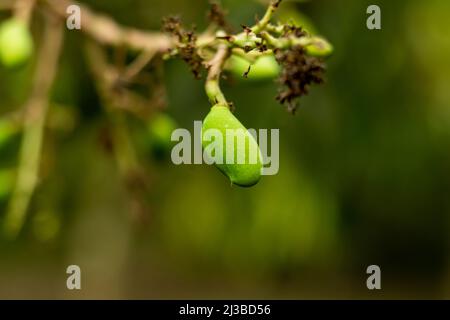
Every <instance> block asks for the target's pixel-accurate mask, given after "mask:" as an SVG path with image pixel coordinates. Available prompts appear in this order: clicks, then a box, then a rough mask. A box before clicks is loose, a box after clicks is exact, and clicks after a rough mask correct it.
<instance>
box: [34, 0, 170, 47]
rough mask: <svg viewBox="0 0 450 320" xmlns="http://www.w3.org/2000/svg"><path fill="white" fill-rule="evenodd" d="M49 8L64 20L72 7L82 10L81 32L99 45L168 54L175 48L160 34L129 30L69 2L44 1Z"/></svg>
mask: <svg viewBox="0 0 450 320" xmlns="http://www.w3.org/2000/svg"><path fill="white" fill-rule="evenodd" d="M42 1H44V2H45V3H46V4H47V6H48V7H49V8H50V9H51V10H52V11H54V12H55V13H57V14H58V15H59V16H61V17H63V18H64V19H65V18H67V17H68V14H67V12H66V10H67V7H69V6H70V5H73V4H75V5H78V6H79V7H80V8H81V15H82V18H81V31H84V32H86V33H87V34H89V35H90V36H91V37H93V38H94V39H95V40H97V41H98V42H99V43H102V44H108V45H113V46H126V47H128V48H130V49H133V50H138V51H157V52H166V51H168V50H170V49H171V48H172V47H173V46H174V39H173V38H172V37H170V36H168V35H166V34H163V33H160V32H149V31H142V30H138V29H134V28H128V27H125V26H121V25H119V24H118V23H116V22H115V21H114V20H113V19H111V18H109V17H107V16H104V15H100V14H97V13H94V12H92V11H91V10H90V9H89V8H88V7H86V6H84V5H82V4H80V3H78V2H76V1H69V0H42Z"/></svg>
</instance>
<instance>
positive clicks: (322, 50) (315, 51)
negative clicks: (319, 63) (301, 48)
mask: <svg viewBox="0 0 450 320" xmlns="http://www.w3.org/2000/svg"><path fill="white" fill-rule="evenodd" d="M312 40H313V42H312V43H311V44H310V45H308V46H306V47H305V49H306V53H307V54H308V55H310V56H312V57H319V58H322V57H328V56H329V55H331V54H332V53H333V50H334V49H333V46H332V45H331V44H330V43H329V42H328V41H327V40H325V39H323V38H321V37H313V38H312Z"/></svg>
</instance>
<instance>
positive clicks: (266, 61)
mask: <svg viewBox="0 0 450 320" xmlns="http://www.w3.org/2000/svg"><path fill="white" fill-rule="evenodd" d="M249 66H250V72H249V73H248V76H247V78H248V79H250V80H270V79H273V78H275V77H277V76H278V75H279V74H280V66H279V65H278V62H277V60H276V59H275V56H274V55H273V54H272V55H265V56H262V57H260V58H258V59H257V60H256V61H255V62H254V63H253V64H251V63H250V62H248V61H247V60H245V59H244V58H241V57H239V56H236V55H232V56H231V57H230V59H229V60H228V63H227V69H228V70H230V71H231V72H232V73H233V74H235V75H236V76H238V77H240V78H242V77H243V75H244V73H246V72H248V68H249Z"/></svg>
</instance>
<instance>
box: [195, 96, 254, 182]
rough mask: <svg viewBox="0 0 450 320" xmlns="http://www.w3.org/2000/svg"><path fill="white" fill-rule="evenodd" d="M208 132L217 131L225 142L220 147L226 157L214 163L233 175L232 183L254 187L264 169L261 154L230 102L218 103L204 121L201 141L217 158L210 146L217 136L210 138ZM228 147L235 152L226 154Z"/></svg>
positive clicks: (205, 148)
mask: <svg viewBox="0 0 450 320" xmlns="http://www.w3.org/2000/svg"><path fill="white" fill-rule="evenodd" d="M212 129H214V130H212ZM208 132H209V133H210V134H213V133H214V132H215V133H220V134H221V137H222V139H221V141H222V143H221V145H220V146H219V147H221V148H219V149H220V151H221V152H222V154H221V158H222V160H223V161H222V162H221V163H215V165H216V167H217V168H218V169H219V170H220V171H221V172H222V173H223V174H225V175H226V176H227V177H228V178H229V179H230V181H231V183H232V184H236V185H238V186H241V187H251V186H253V185H255V184H256V183H258V181H259V179H260V178H261V170H262V156H261V151H260V149H259V146H258V143H257V142H256V140H255V138H254V137H253V136H252V135H251V134H250V133H249V132H248V130H247V129H246V128H245V127H244V126H243V125H242V123H241V122H240V121H239V120H238V119H237V118H236V117H235V116H234V115H233V114H232V113H231V111H230V109H229V108H228V106H224V105H220V104H218V105H215V106H214V107H212V108H211V111H210V112H209V114H208V115H207V116H206V118H205V120H204V121H203V127H202V145H203V149H204V150H205V151H204V152H205V154H206V155H207V156H208V157H209V158H217V157H216V155H215V154H213V150H211V149H209V148H208V146H210V144H212V143H214V138H211V136H209V134H208ZM211 140H213V141H211ZM233 140H234V141H233ZM218 141H220V140H218ZM242 141H244V143H242ZM227 142H228V145H229V146H230V145H231V146H234V147H233V149H232V150H230V149H229V148H228V150H227ZM219 144H220V143H219ZM215 151H218V150H215ZM215 151H214V152H215ZM227 151H228V152H231V151H234V152H233V154H227ZM230 158H232V159H233V161H232V163H230V162H229V161H227V159H228V160H229V159H230ZM240 158H241V159H242V160H243V161H239V159H240Z"/></svg>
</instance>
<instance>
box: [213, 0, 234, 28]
mask: <svg viewBox="0 0 450 320" xmlns="http://www.w3.org/2000/svg"><path fill="white" fill-rule="evenodd" d="M226 16H227V12H226V11H225V10H224V9H223V8H222V7H221V6H220V5H219V4H218V3H217V2H211V9H210V10H209V12H208V20H209V21H210V22H212V23H215V24H216V25H217V26H218V27H219V28H221V29H223V30H225V31H226V32H227V33H231V32H232V28H231V26H230V24H229V23H228V21H227V19H226Z"/></svg>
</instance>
